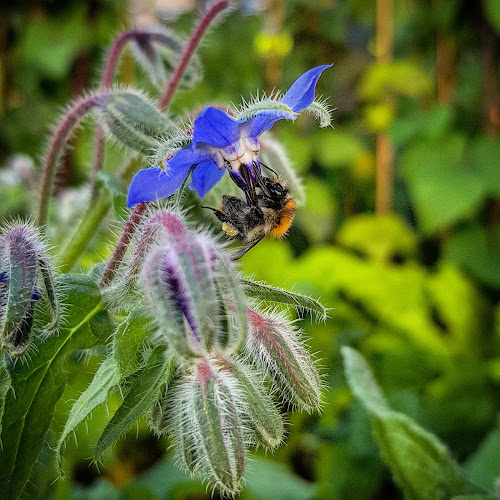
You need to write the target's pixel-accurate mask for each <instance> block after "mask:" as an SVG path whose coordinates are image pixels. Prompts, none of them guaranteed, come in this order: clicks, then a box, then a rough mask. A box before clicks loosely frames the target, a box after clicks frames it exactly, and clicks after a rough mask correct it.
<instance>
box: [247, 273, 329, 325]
mask: <svg viewBox="0 0 500 500" xmlns="http://www.w3.org/2000/svg"><path fill="white" fill-rule="evenodd" d="M241 282H242V283H243V286H244V287H245V293H246V295H247V296H248V297H252V298H254V299H259V300H265V301H269V302H277V303H279V304H287V305H290V306H294V307H295V308H297V309H304V310H306V311H308V312H310V313H314V314H315V315H316V318H317V319H318V320H320V321H325V320H326V318H327V317H328V310H327V309H326V307H325V306H324V305H323V304H322V303H321V302H320V301H319V300H316V299H313V298H311V297H308V296H307V295H302V294H300V293H296V292H291V291H289V290H285V289H283V288H279V287H275V286H271V285H268V284H267V283H262V282H258V281H253V280H249V279H244V280H241Z"/></svg>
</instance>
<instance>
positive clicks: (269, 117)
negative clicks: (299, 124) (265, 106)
mask: <svg viewBox="0 0 500 500" xmlns="http://www.w3.org/2000/svg"><path fill="white" fill-rule="evenodd" d="M295 118H296V117H295V114H292V113H287V112H286V111H279V110H270V111H264V112H262V113H259V114H258V115H256V116H254V117H253V118H250V120H248V122H247V123H246V124H245V125H244V126H243V127H244V131H245V135H246V136H248V137H254V138H255V137H258V136H259V135H260V134H262V133H263V132H265V131H266V130H269V129H270V128H271V127H272V126H273V125H274V123H275V122H277V121H278V120H295Z"/></svg>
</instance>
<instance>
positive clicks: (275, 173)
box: [260, 162, 279, 177]
mask: <svg viewBox="0 0 500 500" xmlns="http://www.w3.org/2000/svg"><path fill="white" fill-rule="evenodd" d="M260 166H261V167H264V168H267V170H269V171H270V172H272V173H273V174H274V175H275V176H276V177H279V175H278V173H277V172H275V171H274V170H273V169H272V168H271V167H268V166H267V165H264V164H263V163H262V162H261V163H260Z"/></svg>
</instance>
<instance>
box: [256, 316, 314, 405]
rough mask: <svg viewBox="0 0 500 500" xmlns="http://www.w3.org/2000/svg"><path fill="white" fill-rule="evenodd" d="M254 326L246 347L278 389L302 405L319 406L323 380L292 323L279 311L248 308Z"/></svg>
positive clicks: (292, 400)
mask: <svg viewBox="0 0 500 500" xmlns="http://www.w3.org/2000/svg"><path fill="white" fill-rule="evenodd" d="M248 318H249V321H250V325H251V329H250V334H249V337H248V341H247V346H246V350H247V353H248V354H249V356H250V357H251V358H252V359H254V360H255V361H256V362H257V363H258V364H259V365H260V366H261V368H262V369H263V370H264V372H265V373H267V374H269V375H270V377H271V379H272V380H273V384H274V386H275V387H276V389H277V390H278V391H280V392H282V393H283V394H284V395H285V397H287V398H288V399H290V400H291V402H293V403H295V404H296V405H297V406H299V407H300V408H302V409H305V410H307V411H311V410H315V409H318V408H319V406H320V404H321V380H320V377H319V375H318V371H317V370H316V367H315V366H314V362H313V360H312V359H311V356H310V354H309V353H308V352H307V350H306V349H305V348H304V346H303V345H302V343H301V342H300V341H299V339H298V334H299V332H297V331H296V330H295V329H294V328H293V327H292V325H291V324H290V323H289V322H288V321H287V320H286V319H285V318H283V317H282V316H280V315H277V314H272V315H271V314H264V313H261V312H258V311H255V310H251V309H249V310H248Z"/></svg>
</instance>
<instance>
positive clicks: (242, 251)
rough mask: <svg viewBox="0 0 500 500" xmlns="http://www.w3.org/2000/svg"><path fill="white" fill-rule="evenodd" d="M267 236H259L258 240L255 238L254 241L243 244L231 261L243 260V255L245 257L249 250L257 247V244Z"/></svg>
mask: <svg viewBox="0 0 500 500" xmlns="http://www.w3.org/2000/svg"><path fill="white" fill-rule="evenodd" d="M265 236H266V235H265V234H262V235H261V236H258V237H257V238H255V239H254V240H252V241H249V242H247V243H243V245H241V246H240V247H239V248H238V250H237V251H236V252H235V253H234V254H233V256H232V257H231V260H238V259H241V258H242V257H243V255H245V254H246V253H247V252H248V251H249V250H251V249H252V248H253V247H254V246H255V245H257V243H259V241H261V240H263V239H264V238H265Z"/></svg>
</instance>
